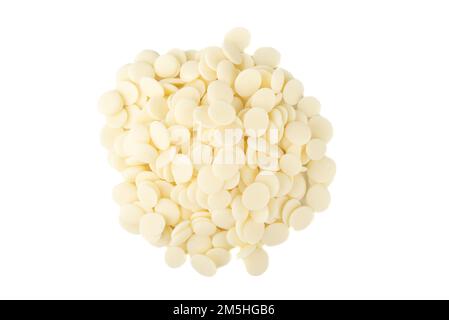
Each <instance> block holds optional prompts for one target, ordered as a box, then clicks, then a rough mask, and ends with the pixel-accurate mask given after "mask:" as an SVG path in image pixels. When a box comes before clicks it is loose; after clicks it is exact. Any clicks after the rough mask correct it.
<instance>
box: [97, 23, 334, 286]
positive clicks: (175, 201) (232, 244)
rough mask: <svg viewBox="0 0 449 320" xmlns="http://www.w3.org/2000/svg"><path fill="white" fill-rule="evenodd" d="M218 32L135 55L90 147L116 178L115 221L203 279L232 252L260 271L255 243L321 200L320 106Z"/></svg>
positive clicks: (272, 59)
mask: <svg viewBox="0 0 449 320" xmlns="http://www.w3.org/2000/svg"><path fill="white" fill-rule="evenodd" d="M250 39H251V36H250V34H249V32H248V30H246V29H244V28H235V29H233V30H231V31H229V32H228V33H227V34H226V35H225V37H224V41H223V44H222V46H221V47H218V46H208V47H206V48H204V49H203V50H199V51H195V50H189V51H183V50H180V49H172V50H170V51H168V52H166V53H164V54H159V53H157V52H155V51H153V50H144V51H142V52H141V53H139V54H138V55H137V56H136V58H135V61H134V62H133V63H130V64H127V65H125V66H123V67H122V68H120V70H119V72H118V73H117V85H116V89H115V90H111V91H108V92H106V93H104V94H103V95H102V96H101V97H100V99H99V102H98V110H99V111H100V113H102V114H103V115H104V116H105V119H106V125H105V127H104V128H103V129H102V131H101V143H102V145H103V146H104V147H105V148H106V149H107V150H108V152H109V162H110V164H111V165H112V166H113V167H114V168H115V169H117V170H118V171H120V172H121V174H122V177H123V182H122V183H120V184H118V185H117V186H115V187H114V188H113V192H112V197H113V199H114V201H115V202H116V203H117V204H118V205H119V206H120V214H119V222H120V224H121V226H122V227H123V228H124V229H125V230H127V231H128V232H130V233H133V234H140V235H141V236H142V237H143V238H144V239H145V240H146V241H148V242H149V243H150V244H152V245H153V246H156V247H166V251H165V262H166V264H167V265H168V266H169V267H170V268H179V267H181V266H182V265H184V264H185V262H186V260H187V258H190V264H191V266H192V268H193V269H194V270H196V271H197V272H198V273H199V274H201V275H203V276H208V277H210V276H213V275H215V274H216V272H217V270H218V269H219V268H220V267H223V266H225V265H226V264H228V263H229V261H230V259H231V250H232V249H233V248H238V255H237V256H238V258H239V259H242V261H243V263H244V265H245V267H246V270H247V272H248V273H249V274H250V275H254V276H258V275H261V274H263V273H264V272H265V271H266V270H267V268H268V262H269V259H268V254H267V252H266V251H265V249H264V248H265V247H270V246H276V245H280V244H282V243H283V242H285V241H286V240H287V239H288V237H289V235H290V230H295V231H301V230H304V229H305V228H307V227H308V226H309V225H310V223H311V222H312V220H313V219H314V216H315V214H316V213H317V212H321V211H324V210H325V209H327V208H328V206H329V203H330V193H329V190H328V187H329V185H330V184H331V182H332V181H333V179H334V176H335V172H336V166H335V162H334V161H333V160H332V159H330V158H329V157H327V156H326V151H327V143H328V142H329V141H330V140H331V138H332V135H333V129H332V126H331V124H330V122H329V121H328V120H327V119H326V118H324V117H322V116H321V115H320V112H321V104H320V102H319V101H318V100H317V99H316V98H314V97H311V96H304V87H303V85H302V83H301V82H300V81H299V80H297V79H295V78H294V77H293V76H292V75H291V74H290V73H289V72H288V71H287V70H285V69H282V68H280V67H279V65H280V62H281V56H280V53H279V51H277V50H276V49H274V48H271V47H262V48H259V49H257V50H255V52H254V54H253V55H250V54H248V53H246V52H245V49H246V48H247V47H248V46H249V43H250Z"/></svg>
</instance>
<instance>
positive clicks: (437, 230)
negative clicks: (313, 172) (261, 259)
mask: <svg viewBox="0 0 449 320" xmlns="http://www.w3.org/2000/svg"><path fill="white" fill-rule="evenodd" d="M448 13H449V8H448V7H447V2H445V1H308V2H303V1H298V0H294V1H282V0H276V1H261V0H258V1H242V0H238V1H234V0H227V1H177V0H171V1H148V0H146V1H131V0H126V1H110V0H109V1H48V0H45V1H44V0H43V1H2V2H1V3H0V44H1V48H0V103H1V109H0V110H1V113H0V119H1V124H0V133H1V135H0V139H1V140H0V141H1V156H0V164H1V165H0V188H1V201H0V298H143V299H164V298H172V299H174V298H179V299H187V298H191V299H204V298H212V299H222V298H223V299H224V298H234V299H238V298H246V299H258V298H266V299H271V298H274V299H276V298H279V299H281V298H287V299H301V298H306V299H313V298H325V299H326V298H343V299H349V298H361V299H365V298H449V274H448V270H449V255H448V251H449V250H448V245H449V205H448V198H449V187H448V181H449V170H448V165H449V151H448V147H449V144H448V138H449V45H448V41H447V37H448V30H449V19H448ZM235 26H244V27H246V28H248V29H249V30H251V32H252V35H253V37H252V39H253V41H252V44H251V47H250V50H249V51H250V52H253V50H254V49H255V48H257V46H273V47H275V48H277V49H279V51H281V53H282V63H281V64H282V67H284V68H286V69H288V70H290V71H291V72H292V73H293V74H294V75H295V76H296V77H297V78H298V79H300V80H301V81H302V82H303V83H304V85H305V88H306V94H308V95H315V96H317V97H318V98H319V99H320V100H321V102H322V105H323V108H322V114H323V115H324V116H325V117H327V118H329V119H330V120H331V121H332V123H333V125H334V128H335V138H334V140H333V141H332V143H331V144H330V147H329V154H330V156H331V157H332V158H334V159H335V160H336V162H337V166H338V172H337V177H336V179H335V182H334V183H333V185H332V187H331V193H332V198H333V202H332V204H331V207H330V208H329V210H327V211H326V212H323V213H320V214H319V215H318V216H317V217H316V219H315V221H314V223H313V224H312V225H311V226H310V228H309V229H307V230H306V231H304V232H302V233H299V234H298V233H297V234H292V235H291V236H290V238H289V241H288V242H287V243H284V244H283V245H281V246H279V247H274V248H269V249H268V250H269V254H270V259H271V260H270V268H269V270H268V271H267V273H265V274H264V275H263V276H261V277H250V276H248V275H247V274H246V271H245V270H244V266H243V264H242V262H240V261H237V260H234V261H233V262H232V263H231V264H229V265H228V266H227V267H225V268H223V269H220V270H219V272H218V274H217V275H216V276H215V277H214V278H203V277H201V276H199V275H197V274H196V273H195V272H194V271H193V270H192V269H191V267H190V266H189V265H188V264H186V265H185V266H184V267H182V268H181V269H175V270H173V269H169V268H168V267H166V266H165V263H164V261H163V254H164V251H163V250H162V249H157V248H154V247H152V246H150V245H148V244H147V243H146V242H145V241H144V240H143V239H141V238H139V237H137V236H132V235H130V234H128V233H126V232H125V231H123V230H121V228H120V227H119V224H118V221H117V216H118V210H117V207H116V205H115V204H114V203H113V201H112V200H111V197H110V194H111V188H112V187H113V185H115V184H116V183H118V182H119V181H120V176H119V175H118V174H117V173H116V172H114V171H113V170H112V169H111V168H110V167H109V166H108V164H107V159H106V152H105V150H103V149H102V148H101V146H100V144H99V138H98V136H99V131H100V128H101V127H102V124H103V119H102V117H101V116H100V115H99V114H98V113H97V109H96V108H97V107H96V103H97V99H98V96H99V95H100V94H101V93H102V92H103V91H106V90H108V89H110V88H112V87H113V85H114V79H115V72H116V70H117V69H118V68H119V67H120V66H121V65H122V64H125V63H128V62H130V61H132V59H133V57H134V55H135V54H136V53H138V52H139V51H140V50H142V49H147V48H148V49H150V48H151V49H156V50H158V51H159V52H164V51H166V50H168V49H170V48H173V47H179V48H184V49H190V48H198V49H199V48H202V47H205V46H207V45H220V44H221V41H222V37H223V35H224V34H225V32H227V31H228V30H229V29H231V28H233V27H235Z"/></svg>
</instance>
